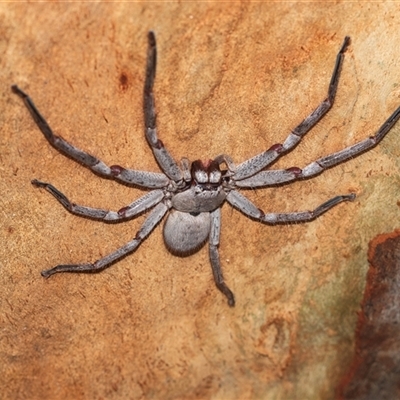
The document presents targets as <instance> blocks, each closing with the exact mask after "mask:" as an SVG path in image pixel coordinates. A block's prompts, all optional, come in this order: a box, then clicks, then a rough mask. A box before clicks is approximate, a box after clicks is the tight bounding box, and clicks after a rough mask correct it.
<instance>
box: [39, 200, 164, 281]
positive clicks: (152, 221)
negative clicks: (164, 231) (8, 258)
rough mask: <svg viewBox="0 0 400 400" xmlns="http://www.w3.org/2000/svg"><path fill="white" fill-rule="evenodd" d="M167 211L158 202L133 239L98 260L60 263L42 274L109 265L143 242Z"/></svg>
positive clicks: (97, 268)
mask: <svg viewBox="0 0 400 400" xmlns="http://www.w3.org/2000/svg"><path fill="white" fill-rule="evenodd" d="M167 211H168V206H167V205H165V204H164V203H160V204H158V205H157V206H156V207H155V208H154V209H153V210H152V211H151V213H150V214H149V216H148V217H147V218H146V220H145V221H144V223H143V225H142V227H141V228H140V230H139V231H138V232H137V233H136V236H135V238H134V239H133V240H131V241H130V242H129V243H127V244H126V245H124V246H122V247H120V248H119V249H118V250H116V251H114V252H113V253H111V254H109V255H107V256H105V257H103V258H101V259H100V260H97V261H96V262H94V263H93V264H61V265H57V266H55V267H54V268H51V269H47V270H44V271H42V276H44V277H45V278H48V277H49V276H51V275H53V274H55V273H57V272H94V271H99V270H102V269H104V268H107V267H109V266H110V264H112V263H113V262H114V261H116V260H118V259H119V258H121V257H123V256H125V255H127V254H129V253H132V252H133V251H135V250H136V249H137V248H138V247H139V245H140V244H141V243H142V242H143V240H144V239H145V238H146V237H147V236H148V235H149V234H150V232H151V231H152V230H153V229H154V228H155V226H156V225H157V224H158V223H159V222H160V221H161V219H162V218H163V217H164V215H165V214H166V212H167Z"/></svg>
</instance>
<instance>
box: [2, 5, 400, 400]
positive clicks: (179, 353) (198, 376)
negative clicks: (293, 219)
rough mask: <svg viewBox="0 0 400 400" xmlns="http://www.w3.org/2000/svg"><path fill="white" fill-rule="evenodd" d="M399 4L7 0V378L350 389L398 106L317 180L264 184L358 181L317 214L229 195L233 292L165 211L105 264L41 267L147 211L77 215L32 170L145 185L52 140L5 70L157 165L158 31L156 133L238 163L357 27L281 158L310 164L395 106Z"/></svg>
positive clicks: (399, 182) (308, 194) (327, 393)
mask: <svg viewBox="0 0 400 400" xmlns="http://www.w3.org/2000/svg"><path fill="white" fill-rule="evenodd" d="M399 12H400V7H399V6H398V5H396V3H395V2H387V3H382V4H380V3H374V4H362V3H351V4H350V3H349V4H346V3H343V4H341V3H337V4H334V3H326V4H322V3H321V4H319V3H307V4H304V3H283V4H276V3H271V4H268V3H267V4H250V3H230V4H221V5H217V4H214V3H204V4H178V3H168V4H165V5H162V4H154V3H148V4H145V3H143V4H128V3H118V4H117V3H116V4H103V3H96V4H95V3H88V4H83V3H71V4H3V5H1V6H0V33H1V34H0V46H1V57H0V63H1V68H0V76H1V83H2V88H3V89H2V91H1V99H0V107H1V112H0V119H1V135H0V168H1V181H0V185H1V188H0V190H1V210H2V213H1V242H2V246H1V248H0V285H1V288H2V289H1V295H0V296H1V303H0V318H1V321H0V324H1V326H0V328H1V341H0V359H1V362H0V387H1V397H2V398H4V399H16V398H18V399H122V398H123V399H128V398H129V399H161V398H162V399H208V398H214V399H259V398H260V399H324V400H325V399H331V398H334V396H335V388H336V387H337V385H338V382H339V381H340V379H341V377H342V376H343V373H344V372H345V371H347V369H348V367H349V365H350V362H351V360H352V358H353V352H354V332H355V327H356V323H357V311H358V310H359V304H360V302H361V300H362V296H363V292H364V287H365V280H366V273H367V270H368V259H367V249H368V242H369V241H370V240H371V238H373V237H375V236H376V235H377V234H379V233H383V232H391V231H393V230H394V229H395V228H398V227H399V225H400V218H399V217H400V210H399V203H398V202H399V200H400V178H399V176H400V175H399V169H400V161H399V160H400V141H399V135H400V126H399V125H397V126H396V127H395V128H394V129H393V130H392V131H391V132H390V133H389V135H388V136H387V137H386V138H385V139H384V141H383V142H382V144H380V145H379V146H378V147H377V148H375V149H373V150H372V151H370V152H368V153H365V154H363V155H362V156H360V157H358V158H355V159H353V160H351V161H349V162H347V163H344V164H342V165H340V166H338V167H336V168H333V169H330V170H328V171H326V172H324V173H323V174H322V175H320V176H318V177H316V178H314V179H311V180H307V181H302V182H295V183H293V184H290V185H284V186H282V187H279V188H275V189H266V190H261V189H258V190H256V191H253V192H248V193H247V194H248V196H249V197H250V198H251V199H252V200H253V201H254V202H255V203H256V204H257V205H258V206H259V207H260V208H262V209H263V210H264V211H277V212H278V211H281V212H285V211H301V210H307V209H312V208H315V207H316V206H318V205H319V204H321V203H323V202H324V201H326V200H327V199H329V198H331V197H333V196H335V195H337V194H346V193H349V192H355V193H356V194H357V198H356V200H355V201H354V202H353V203H343V204H340V205H339V206H337V207H336V208H334V209H333V210H331V211H330V212H328V213H327V214H325V215H323V216H321V217H320V218H319V219H317V220H315V221H313V222H310V223H307V224H296V225H283V226H275V227H274V226H266V225H262V224H259V223H256V222H254V221H250V220H249V219H247V218H246V217H245V216H243V215H242V214H240V213H239V212H237V211H235V210H233V209H231V208H230V207H229V206H228V205H224V207H223V209H222V238H221V245H220V251H221V261H222V264H223V270H224V274H225V278H226V280H227V283H228V284H229V286H230V287H231V289H232V290H233V291H234V293H235V295H236V301H237V305H236V307H235V308H234V309H231V308H229V307H228V306H227V304H226V299H225V297H224V296H223V295H222V294H221V293H220V292H219V291H218V290H217V289H216V288H215V286H214V283H213V279H212V274H211V269H210V265H209V261H208V252H207V250H206V249H202V250H201V251H199V252H198V253H196V254H194V255H192V256H190V257H186V258H179V257H175V256H173V255H171V254H170V253H169V252H168V251H167V250H166V249H165V246H164V245H163V240H162V226H159V227H157V228H156V229H155V231H154V233H153V234H152V235H151V236H150V237H149V238H148V239H147V240H146V241H145V242H144V243H143V245H142V246H141V247H140V248H139V249H138V251H136V253H134V254H132V255H130V256H128V257H126V258H124V259H123V260H121V261H120V262H118V263H116V264H115V265H113V266H112V267H111V268H109V269H107V270H105V271H103V272H101V273H98V274H81V275H79V274H60V275H55V276H53V277H51V278H49V279H48V280H45V279H44V278H42V277H41V276H40V271H41V270H43V269H47V268H50V267H52V266H54V265H56V264H59V263H75V262H87V261H94V260H96V259H98V258H99V257H101V256H103V255H105V254H107V253H109V252H111V251H113V250H114V249H116V248H118V247H119V246H121V245H123V244H124V243H126V242H127V241H129V240H130V239H131V238H132V237H133V236H134V235H135V232H136V231H137V229H138V228H139V227H140V225H141V223H142V222H143V220H144V217H145V216H144V215H142V216H140V217H139V218H137V219H135V220H133V221H130V222H127V223H122V224H104V223H100V222H94V221H91V220H89V219H83V218H79V217H76V216H73V215H71V214H69V213H68V212H67V211H66V210H65V209H63V208H62V207H61V206H60V205H59V204H58V203H57V202H56V201H55V200H54V199H53V198H52V197H51V196H50V195H49V194H48V193H46V192H44V191H43V190H40V189H37V188H34V187H33V186H32V185H31V184H30V181H31V179H33V178H37V179H40V180H44V181H47V182H51V183H52V184H54V185H55V186H56V187H57V188H58V189H60V190H62V191H63V192H64V193H65V194H66V195H67V196H68V197H69V198H70V199H71V201H74V202H76V203H78V204H82V205H88V206H92V207H101V208H110V209H113V210H117V209H119V208H121V207H123V206H124V205H127V204H129V203H130V202H132V201H133V199H135V198H137V197H139V196H140V195H141V194H142V193H143V191H140V190H138V189H133V188H130V187H127V186H123V185H119V184H118V183H116V182H113V181H108V180H104V179H101V178H99V177H98V176H96V175H94V174H92V173H91V172H90V171H89V170H87V169H85V168H84V167H82V166H81V165H79V164H77V163H75V162H73V161H72V160H70V159H68V158H66V157H64V156H63V155H61V154H59V153H57V152H56V151H55V150H54V149H53V148H51V147H50V146H49V144H48V143H47V142H46V140H45V139H44V137H43V135H42V134H41V133H40V131H39V130H38V129H37V127H36V126H35V125H34V123H33V121H32V120H31V117H30V116H29V115H28V112H27V110H26V109H25V107H24V106H23V104H22V102H21V99H19V98H18V97H17V96H15V95H14V94H12V93H11V90H10V86H11V84H18V85H19V86H20V87H21V88H22V89H24V90H25V91H27V92H28V93H29V94H30V95H31V96H32V98H33V99H34V101H35V102H36V104H37V106H38V107H39V109H40V110H41V112H42V113H43V115H44V116H45V117H46V118H47V119H48V122H49V123H50V124H51V126H52V127H53V129H54V131H55V133H56V134H58V135H61V136H63V137H64V138H65V139H66V140H68V141H70V142H71V143H74V144H75V145H76V146H78V147H80V148H82V149H85V150H86V151H88V152H90V153H92V154H94V155H96V156H97V157H99V158H100V159H102V160H103V161H104V162H106V163H108V164H109V165H112V164H119V165H122V166H126V167H131V168H136V169H142V170H149V171H158V168H157V164H156V162H155V161H154V159H153V157H152V155H151V151H150V149H149V147H148V145H147V143H146V141H145V138H144V134H143V115H142V86H143V80H144V68H145V60H146V46H147V41H146V33H147V31H148V30H149V29H153V30H155V32H156V34H157V39H158V49H159V64H158V72H157V78H156V84H155V96H156V105H157V111H158V124H159V135H160V138H161V139H162V140H163V142H164V143H165V144H166V145H167V146H168V149H169V150H170V151H171V153H172V154H173V156H174V157H176V158H177V159H180V158H181V157H183V156H186V157H188V158H190V159H192V160H193V159H199V158H200V159H208V158H212V157H215V156H216V155H218V154H221V153H226V154H229V155H230V156H231V157H232V158H233V159H234V160H235V161H236V162H241V161H243V160H245V159H247V158H249V157H251V156H253V155H255V154H257V153H258V152H260V151H261V150H264V149H266V148H268V147H270V146H271V145H273V144H274V143H280V142H282V141H283V140H284V139H285V138H286V136H287V134H288V133H289V132H290V129H292V128H294V127H295V126H296V125H297V124H298V123H299V122H301V120H302V119H303V118H304V117H305V116H306V115H307V114H308V113H309V112H310V111H311V110H312V109H314V108H315V107H316V106H317V105H318V104H319V102H320V101H322V100H323V99H324V98H325V96H326V91H327V85H328V83H329V79H330V75H331V72H332V69H333V65H334V61H335V57H336V53H337V51H338V49H339V47H340V45H341V43H342V41H343V38H344V36H345V35H350V36H351V38H352V44H351V46H350V48H349V49H348V51H347V52H346V58H345V62H344V67H343V72H342V78H341V82H340V85H339V90H338V95H337V99H336V103H335V105H334V107H333V109H332V110H331V111H330V113H329V114H328V115H327V116H326V117H325V118H324V119H323V120H322V121H321V122H320V123H319V124H318V125H317V126H316V127H315V128H314V129H313V130H312V131H311V132H310V133H309V134H308V135H307V136H306V137H305V138H304V140H303V141H302V143H301V144H300V145H299V146H297V148H296V149H295V150H294V151H293V152H292V153H291V154H290V155H288V156H286V157H284V158H282V159H280V160H279V161H278V162H276V163H275V164H274V166H273V168H286V167H293V166H298V167H303V166H305V165H307V164H308V163H309V162H310V161H312V160H314V159H316V158H318V157H321V156H323V155H326V154H329V153H330V152H333V151H337V150H340V149H342V148H344V147H346V146H349V145H351V144H353V143H356V142H357V141H360V140H362V139H364V138H366V137H368V136H369V135H371V134H372V133H373V132H374V131H375V130H376V129H377V128H378V127H379V126H380V125H381V123H382V122H383V121H384V120H385V119H386V118H387V117H388V116H389V115H390V114H391V113H392V112H393V110H394V109H395V108H396V107H398V105H399V104H400V57H399V54H398V50H397V49H398V44H399V43H400V30H399V29H398V21H397V20H396V16H398V13H399Z"/></svg>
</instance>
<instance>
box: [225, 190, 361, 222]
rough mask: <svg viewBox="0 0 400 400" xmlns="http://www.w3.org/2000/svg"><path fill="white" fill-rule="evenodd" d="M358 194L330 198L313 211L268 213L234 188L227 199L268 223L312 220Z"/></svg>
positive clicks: (249, 214)
mask: <svg viewBox="0 0 400 400" xmlns="http://www.w3.org/2000/svg"><path fill="white" fill-rule="evenodd" d="M355 197H356V195H355V194H354V193H350V194H347V195H342V196H336V197H333V198H332V199H329V200H328V201H326V202H325V203H323V204H321V205H320V206H318V207H317V208H316V209H314V210H313V211H301V212H291V213H268V214H265V213H264V211H262V210H260V209H259V208H257V207H256V206H255V205H254V204H253V203H252V202H251V201H250V200H249V199H248V198H247V197H245V196H243V195H242V194H241V193H239V192H237V191H236V190H232V191H231V192H229V193H228V195H227V197H226V200H227V201H228V203H229V204H231V205H232V206H233V207H235V208H237V209H239V210H240V211H241V212H243V214H245V215H246V216H248V217H250V218H253V219H256V220H258V221H261V222H265V223H267V224H279V223H285V222H305V221H311V220H313V219H315V218H317V217H319V216H320V215H321V214H323V213H324V212H326V211H328V210H329V209H330V208H332V207H334V206H336V205H337V204H339V203H341V202H342V201H352V200H354V199H355Z"/></svg>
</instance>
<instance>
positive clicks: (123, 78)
mask: <svg viewBox="0 0 400 400" xmlns="http://www.w3.org/2000/svg"><path fill="white" fill-rule="evenodd" d="M119 87H120V88H121V90H122V91H124V92H125V91H126V90H128V87H129V79H128V75H127V74H126V73H125V72H122V73H121V75H120V76H119Z"/></svg>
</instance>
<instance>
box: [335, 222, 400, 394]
mask: <svg viewBox="0 0 400 400" xmlns="http://www.w3.org/2000/svg"><path fill="white" fill-rule="evenodd" d="M368 255H369V257H368V259H369V262H370V268H369V270H368V275H367V283H366V286H365V292H364V298H363V301H362V303H361V311H360V313H359V315H358V323H357V329H356V346H355V350H356V351H355V355H354V359H353V362H352V364H351V367H350V368H349V369H348V371H347V372H346V374H345V375H344V377H343V380H342V382H341V385H340V386H339V388H338V398H340V399H352V400H355V399H363V400H367V399H371V400H374V399H382V400H383V399H387V400H389V399H398V398H399V397H400V381H399V376H400V309H399V302H400V231H399V230H397V231H395V232H392V233H390V234H384V235H379V236H377V237H376V238H374V240H373V241H372V242H371V244H370V249H369V254H368Z"/></svg>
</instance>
